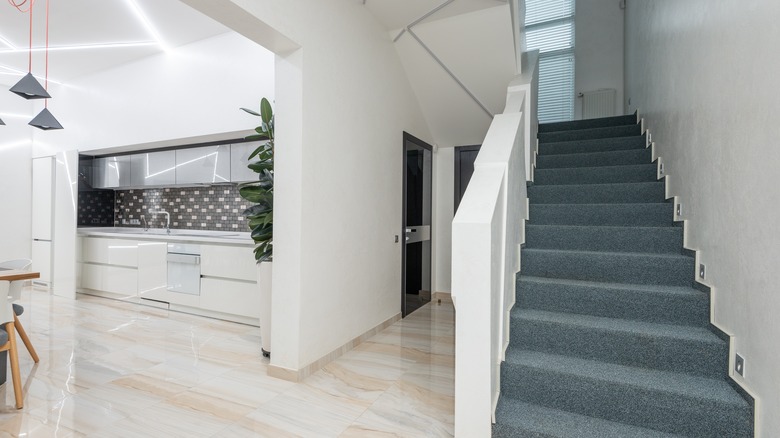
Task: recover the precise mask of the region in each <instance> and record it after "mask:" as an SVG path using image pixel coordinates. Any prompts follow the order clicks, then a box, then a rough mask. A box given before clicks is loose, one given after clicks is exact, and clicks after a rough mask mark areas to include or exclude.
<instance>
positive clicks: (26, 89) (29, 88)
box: [11, 73, 51, 99]
mask: <svg viewBox="0 0 780 438" xmlns="http://www.w3.org/2000/svg"><path fill="white" fill-rule="evenodd" d="M11 92H12V93H14V94H16V95H19V96H22V97H24V98H25V99H48V98H50V97H51V96H50V95H49V93H48V92H47V91H46V89H45V88H43V86H42V85H41V83H40V82H38V80H37V79H35V76H33V75H32V73H27V74H26V75H24V77H23V78H22V80H20V81H19V82H17V83H16V85H14V86H13V87H11Z"/></svg>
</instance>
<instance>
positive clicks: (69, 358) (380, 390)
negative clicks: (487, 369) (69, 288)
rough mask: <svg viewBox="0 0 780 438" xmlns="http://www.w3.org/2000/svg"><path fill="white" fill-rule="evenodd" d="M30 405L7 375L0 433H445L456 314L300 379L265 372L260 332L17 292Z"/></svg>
mask: <svg viewBox="0 0 780 438" xmlns="http://www.w3.org/2000/svg"><path fill="white" fill-rule="evenodd" d="M21 304H22V305H24V307H25V313H24V314H23V315H22V316H21V318H20V319H21V321H22V324H23V325H24V327H25V329H26V330H27V332H28V334H29V335H30V338H31V340H32V342H33V345H34V346H35V348H36V350H37V351H38V355H39V356H40V359H41V361H40V363H39V364H37V365H35V364H33V362H32V359H31V358H30V355H29V354H28V353H27V351H26V350H25V349H24V345H23V344H22V343H21V342H19V348H20V349H21V350H20V352H19V357H20V366H21V370H22V380H23V384H24V388H25V399H24V402H25V406H24V409H22V410H16V409H15V408H14V401H13V400H14V396H13V388H12V385H11V377H10V368H9V375H8V383H7V384H6V385H3V386H2V387H0V401H2V403H0V436H3V437H4V436H14V437H15V436H26V437H71V436H79V437H80V436H96V437H98V436H99V437H109V436H110V437H150V436H154V437H158V436H159V437H259V436H271V437H288V436H291V437H292V436H302V437H320V436H322V437H337V436H341V437H371V436H409V437H416V436H437V437H438V436H452V434H453V411H454V351H455V345H454V332H455V330H454V310H453V308H452V304H451V303H443V304H441V305H437V304H428V305H426V306H424V307H423V308H421V309H420V310H418V311H417V312H415V313H413V314H412V315H410V316H409V317H407V318H406V319H404V320H401V321H399V322H397V323H395V324H394V325H392V326H391V327H389V328H387V329H386V330H384V331H383V332H381V333H379V334H378V335H376V336H374V337H372V338H371V339H369V340H368V341H367V342H364V343H363V344H361V345H360V346H358V347H357V348H356V349H354V350H352V351H350V352H349V353H347V354H345V355H343V356H342V357H340V358H339V359H338V360H336V361H334V362H332V363H330V364H329V365H328V366H326V367H325V368H324V369H322V370H320V371H319V372H317V373H315V374H313V375H312V376H310V377H309V378H307V379H306V380H304V381H303V382H300V383H297V384H296V383H292V382H287V381H284V380H279V379H275V378H272V377H268V376H267V375H266V368H267V366H268V359H264V358H261V355H260V346H259V344H260V334H259V329H258V328H256V327H250V326H246V325H241V324H234V323H229V322H224V321H219V320H214V319H208V318H202V317H197V316H192V315H187V314H182V313H177V312H169V311H167V310H161V309H155V308H151V307H146V306H141V305H137V304H132V303H124V302H121V301H114V300H108V299H103V298H96V297H91V296H85V295H79V299H78V300H76V301H72V300H67V299H63V298H59V297H53V296H50V295H48V294H47V293H45V292H40V291H25V292H24V295H23V300H22V302H21Z"/></svg>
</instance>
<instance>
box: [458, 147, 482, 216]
mask: <svg viewBox="0 0 780 438" xmlns="http://www.w3.org/2000/svg"><path fill="white" fill-rule="evenodd" d="M480 148H482V145H481V144H475V145H470V146H455V153H454V155H455V184H454V187H455V190H454V193H453V196H454V197H455V199H454V202H453V204H452V206H453V208H452V212H453V214H454V213H457V212H458V206H459V205H460V192H461V190H460V189H461V187H460V182H461V181H460V161H461V157H460V154H461V153H462V152H474V151H479V150H480Z"/></svg>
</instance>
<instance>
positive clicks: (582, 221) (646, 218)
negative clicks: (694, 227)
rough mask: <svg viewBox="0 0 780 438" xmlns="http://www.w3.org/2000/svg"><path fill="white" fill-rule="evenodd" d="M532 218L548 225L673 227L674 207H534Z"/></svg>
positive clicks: (530, 214) (654, 204) (596, 205)
mask: <svg viewBox="0 0 780 438" xmlns="http://www.w3.org/2000/svg"><path fill="white" fill-rule="evenodd" d="M529 218H530V221H529V223H531V224H547V225H613V226H647V225H653V226H672V225H674V204H673V203H671V202H653V203H636V204H613V203H599V204H531V205H529Z"/></svg>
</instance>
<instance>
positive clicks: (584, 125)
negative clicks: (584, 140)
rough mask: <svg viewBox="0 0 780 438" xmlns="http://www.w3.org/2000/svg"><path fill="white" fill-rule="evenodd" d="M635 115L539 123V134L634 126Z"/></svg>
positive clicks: (635, 121)
mask: <svg viewBox="0 0 780 438" xmlns="http://www.w3.org/2000/svg"><path fill="white" fill-rule="evenodd" d="M636 123H637V118H636V114H628V115H625V116H615V117H602V118H599V119H589V120H573V121H570V122H557V123H541V124H539V132H542V133H544V132H556V131H571V130H573V129H590V128H604V127H607V126H623V125H635V124H636Z"/></svg>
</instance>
